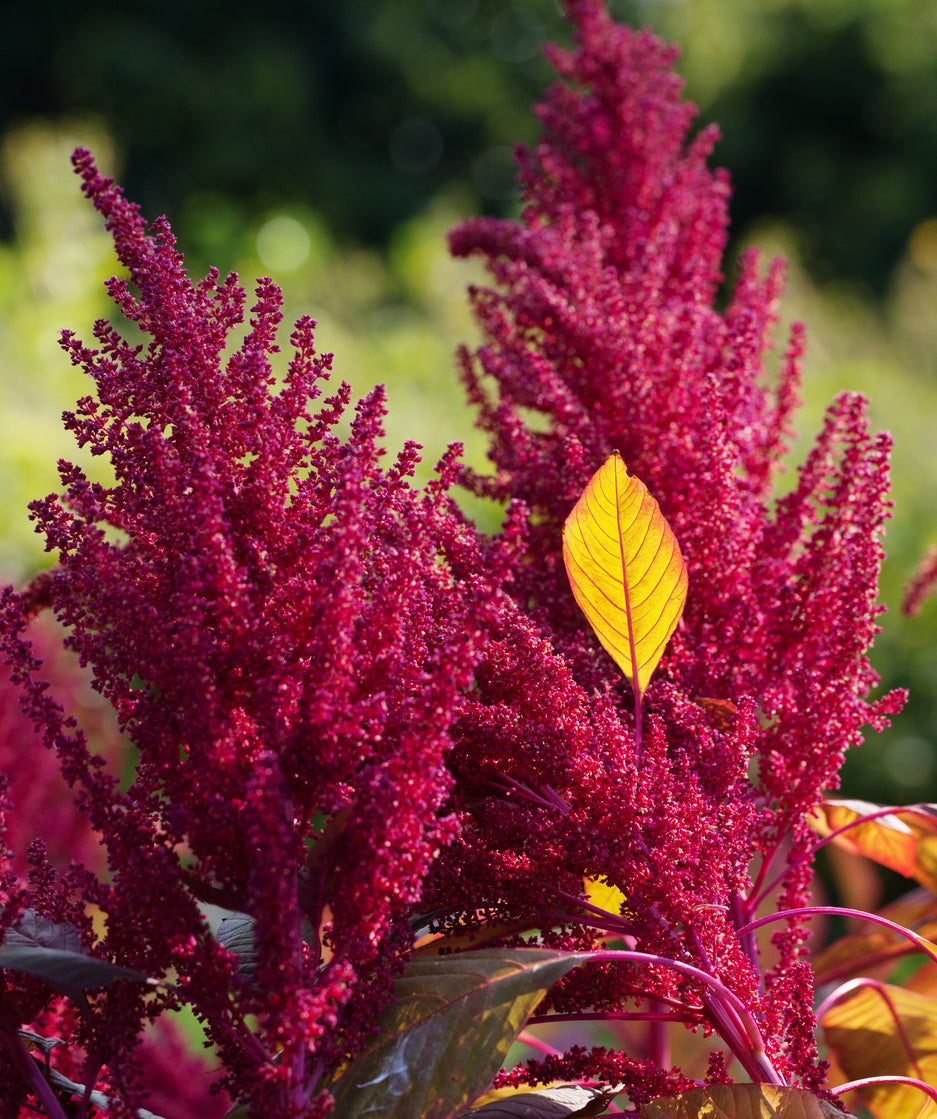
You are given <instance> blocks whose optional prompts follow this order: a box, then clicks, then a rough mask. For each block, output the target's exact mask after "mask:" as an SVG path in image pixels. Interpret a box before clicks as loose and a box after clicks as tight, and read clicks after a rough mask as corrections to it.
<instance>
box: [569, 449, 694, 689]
mask: <svg viewBox="0 0 937 1119" xmlns="http://www.w3.org/2000/svg"><path fill="white" fill-rule="evenodd" d="M563 559H564V561H565V563H566V572H567V574H568V575H569V581H570V584H571V586H572V589H573V595H574V596H575V598H576V601H577V602H578V603H579V606H580V608H581V609H582V612H583V613H584V614H585V615H586V617H587V618H588V619H589V624H590V625H591V626H592V628H593V629H594V630H595V633H596V636H597V637H598V639H599V641H601V642H602V644H603V645H604V646H605V648H606V649H607V650H608V652H609V653H610V654H611V656H612V658H613V659H614V661H615V663H616V664H617V665H618V666H619V667H620V668H621V670H622V671H623V672H624V673H625V675H626V676H627V677H628V679H629V680H630V681H631V683H632V686H633V687H634V689H635V693H636V694H637V695H638V696H641V695H642V694H643V693H644V690H645V688H646V687H647V685H648V681H649V680H650V678H651V674H652V673H653V671H654V669H655V668H656V667H657V663H658V661H659V660H660V658H661V656H662V654H663V652H664V647H665V646H666V644H667V642H668V641H669V640H670V636H671V634H672V633H673V631H674V630H675V629H676V628H677V623H678V622H679V621H680V615H681V614H682V613H683V606H684V603H685V602H686V588H687V574H686V564H685V563H684V562H683V557H682V556H681V554H680V546H679V544H678V543H677V538H676V537H675V536H674V534H673V531H672V530H671V528H670V525H669V524H668V523H667V521H666V519H665V517H664V515H663V513H661V511H660V506H659V505H658V504H657V502H656V501H655V500H654V498H653V497H651V495H650V494H649V493H648V490H647V486H645V485H644V483H643V482H642V481H640V479H638V478H635V477H634V476H632V475H629V474H628V470H627V468H626V466H625V464H624V462H623V461H622V458H621V455H619V454H618V452H617V451H616V452H615V453H614V454H612V455H610V456H609V457H608V458H607V459H606V461H605V464H604V465H603V466H602V467H600V469H599V470H598V471H597V472H596V473H595V474H594V475H593V477H592V479H591V481H590V482H589V484H588V486H586V488H585V490H584V491H583V494H582V496H581V497H580V498H579V500H578V501H577V502H576V505H575V507H574V508H573V511H572V512H571V513H570V515H569V517H568V518H567V519H566V524H565V525H564V526H563Z"/></svg>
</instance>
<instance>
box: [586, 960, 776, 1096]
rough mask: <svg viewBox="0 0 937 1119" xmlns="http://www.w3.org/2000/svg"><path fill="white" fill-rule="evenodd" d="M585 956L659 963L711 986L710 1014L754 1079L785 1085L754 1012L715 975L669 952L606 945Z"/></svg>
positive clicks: (708, 1011) (708, 1009) (714, 1023)
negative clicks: (766, 1045)
mask: <svg viewBox="0 0 937 1119" xmlns="http://www.w3.org/2000/svg"><path fill="white" fill-rule="evenodd" d="M577 955H581V958H582V959H583V960H596V961H599V962H601V961H603V960H607V961H609V962H610V963H611V962H613V961H615V960H627V961H628V962H630V963H647V964H656V965H657V966H658V967H666V968H670V969H671V970H672V971H677V972H679V973H680V974H681V975H687V976H689V977H690V978H691V979H696V980H697V981H698V982H700V983H702V984H703V985H704V986H705V987H708V988H709V989H710V990H711V991H712V992H713V995H714V996H715V997H712V996H710V998H708V999H706V1000H705V1007H706V1011H707V1014H708V1016H709V1018H710V1021H712V1023H713V1025H714V1026H715V1027H716V1029H717V1030H718V1031H719V1034H720V1036H721V1037H722V1038H723V1040H724V1041H725V1042H726V1044H727V1045H728V1046H729V1047H730V1049H731V1050H732V1052H733V1053H734V1054H735V1056H736V1057H738V1058H739V1060H740V1062H741V1063H742V1065H743V1067H744V1068H745V1070H746V1072H748V1074H749V1075H750V1076H751V1077H752V1079H753V1080H756V1081H763V1082H764V1083H767V1084H775V1085H778V1086H783V1085H784V1083H785V1082H784V1080H783V1079H782V1078H781V1077H780V1076H779V1074H778V1072H777V1070H776V1069H775V1068H774V1066H773V1064H772V1063H771V1059H770V1058H769V1057H768V1054H767V1051H766V1047H765V1040H764V1038H763V1037H762V1035H761V1031H760V1030H759V1028H758V1023H757V1022H756V1021H755V1019H754V1018H753V1017H752V1015H751V1011H750V1010H749V1009H748V1007H747V1006H746V1005H745V1003H744V1002H742V1000H741V999H740V998H739V996H738V995H737V994H736V993H735V992H734V991H732V990H730V989H729V988H728V987H726V985H725V984H724V983H721V982H720V981H719V980H718V979H716V977H715V976H713V975H710V974H709V973H708V972H705V971H701V970H700V968H698V967H694V966H693V964H687V963H684V962H683V961H682V960H670V959H668V958H667V957H666V956H656V955H653V954H652V953H650V952H632V951H627V950H625V951H620V950H616V949H606V950H604V951H602V950H600V951H597V952H582V953H577Z"/></svg>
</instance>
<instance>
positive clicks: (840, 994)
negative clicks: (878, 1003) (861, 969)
mask: <svg viewBox="0 0 937 1119" xmlns="http://www.w3.org/2000/svg"><path fill="white" fill-rule="evenodd" d="M863 987H870V988H871V989H872V990H873V991H875V992H876V993H877V994H878V995H879V996H880V997H881V999H882V1001H883V1002H884V1003H885V1006H886V1007H887V1008H888V1013H889V1014H890V1015H891V1018H892V1021H893V1022H894V1023H895V1029H896V1031H897V1033H898V1037H899V1039H900V1040H901V1044H902V1045H903V1046H904V1049H905V1052H906V1053H907V1054H908V1061H909V1063H910V1065H911V1067H912V1068H913V1069H914V1072H915V1074H916V1075H917V1076H918V1077H920V1079H922V1080H923V1078H924V1073H923V1071H922V1070H921V1066H920V1065H919V1064H918V1063H917V1057H915V1055H914V1047H913V1046H912V1044H911V1039H910V1038H909V1037H908V1034H907V1031H906V1030H905V1028H904V1025H903V1023H902V1021H901V1015H900V1014H899V1013H898V1011H897V1010H896V1009H895V1004H894V1003H893V1002H892V1000H891V998H890V996H889V994H888V991H887V989H886V987H885V984H884V983H882V982H880V981H879V980H878V979H869V978H865V977H863V978H861V979H850V980H849V981H848V982H846V983H843V984H842V986H840V987H837V988H836V990H835V991H833V992H832V994H830V995H829V996H828V997H827V998H825V999H824V1000H823V1002H821V1003H820V1005H819V1006H818V1007H817V1021H818V1022H820V1021H821V1019H822V1018H823V1015H824V1014H825V1013H826V1012H827V1011H828V1010H829V1009H830V1007H831V1006H833V1005H834V1004H835V1003H837V1002H839V1000H840V999H842V998H844V997H845V996H846V995H848V994H850V993H851V992H852V991H858V990H861V989H862V988H863ZM821 1024H822V1022H821Z"/></svg>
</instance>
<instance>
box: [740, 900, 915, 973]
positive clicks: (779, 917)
mask: <svg viewBox="0 0 937 1119" xmlns="http://www.w3.org/2000/svg"><path fill="white" fill-rule="evenodd" d="M819 913H827V914H830V915H835V916H843V917H858V918H860V919H861V920H863V921H870V922H871V923H872V924H873V925H882V926H884V928H886V929H891V930H892V932H896V933H899V934H900V935H901V936H903V937H904V938H905V940H910V941H911V943H912V944H914V945H916V946H917V947H918V948H919V949H920V950H921V951H922V952H924V953H925V954H926V955H928V956H930V958H931V959H932V960H933V961H934V962H935V963H937V949H934V948H933V947H932V946H931V944H930V941H927V940H925V939H924V938H923V937H922V936H918V935H917V933H913V932H912V931H911V930H910V929H906V928H905V927H904V925H899V924H898V923H897V922H896V921H889V920H888V918H887V917H880V916H879V915H878V914H877V913H866V912H864V911H863V910H861V909H848V908H846V907H845V906H842V905H804V906H801V907H800V908H799V909H782V910H781V911H780V912H779V913H771V914H769V915H768V916H767V917H759V918H758V920H757V921H752V922H751V923H750V924H748V925H744V926H743V927H742V928H740V929H738V930H737V931H738V934H739V936H742V935H743V934H744V933H747V932H753V931H754V930H755V929H760V928H761V927H762V926H763V925H770V924H771V923H772V921H786V920H793V919H794V918H796V917H812V916H813V915H814V914H819Z"/></svg>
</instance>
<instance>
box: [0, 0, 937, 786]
mask: <svg viewBox="0 0 937 1119" xmlns="http://www.w3.org/2000/svg"><path fill="white" fill-rule="evenodd" d="M612 7H613V10H614V11H615V13H616V15H617V16H618V17H619V18H622V19H625V20H628V21H629V22H632V23H635V24H650V25H651V26H652V27H654V28H655V29H656V30H657V31H659V32H660V33H661V34H663V35H665V36H666V37H668V38H671V39H675V40H676V41H678V42H679V43H680V44H681V47H682V49H683V58H682V60H681V63H680V69H681V72H682V73H683V74H684V75H685V77H686V79H687V85H688V94H689V96H690V97H691V98H692V99H693V100H694V101H696V103H697V104H698V105H699V107H700V110H701V121H703V122H708V121H710V120H716V121H718V122H719V124H720V125H721V127H722V131H723V136H724V139H723V141H722V143H721V145H720V146H719V148H718V149H717V160H718V162H719V163H721V164H722V165H724V166H726V167H728V168H729V170H730V172H731V174H732V177H733V180H734V183H735V196H734V203H733V218H734V240H733V245H732V252H731V256H730V261H731V259H732V258H733V257H734V255H735V254H736V253H737V251H738V248H739V247H740V246H741V245H742V244H747V243H752V242H754V243H757V244H759V245H760V246H761V247H763V248H764V249H765V250H766V251H767V252H768V253H773V252H776V251H780V252H783V253H784V255H786V256H787V257H788V259H789V261H790V284H789V290H788V295H787V299H786V301H785V316H786V318H787V319H791V318H800V319H803V320H804V321H806V323H807V326H808V336H809V342H810V345H809V351H808V363H807V384H806V404H805V407H804V410H803V412H802V415H801V418H800V430H801V433H802V435H803V437H804V439H808V438H810V437H811V436H812V434H813V433H815V432H816V430H817V429H818V427H819V425H820V422H821V416H822V410H823V408H824V407H825V405H826V404H827V403H828V402H829V400H830V399H831V397H832V396H833V394H834V393H835V392H837V391H839V390H840V389H844V388H850V389H859V390H861V391H863V392H865V393H867V394H868V395H869V397H870V398H871V400H872V409H873V415H874V419H875V422H876V424H877V425H878V426H880V427H886V428H888V429H890V430H891V431H892V432H893V434H894V437H895V457H894V495H895V505H896V507H895V517H894V520H893V521H892V523H891V528H890V531H889V537H888V541H887V547H888V550H889V559H888V562H887V566H886V570H885V575H884V581H883V601H884V602H885V603H886V604H887V605H888V606H889V613H888V614H887V615H885V617H884V618H883V627H884V632H883V634H882V638H881V640H880V642H879V644H878V646H877V649H876V653H875V657H874V659H875V663H876V665H877V667H878V669H879V671H880V672H881V673H882V675H883V677H884V678H885V681H886V683H887V685H889V686H895V685H905V686H908V687H910V688H911V690H912V699H911V702H910V704H909V706H908V709H907V711H906V712H905V713H904V714H903V715H902V716H901V717H900V718H899V719H898V720H897V721H896V725H895V727H894V728H893V729H892V730H891V731H890V732H888V733H886V734H884V735H881V736H872V737H871V738H870V740H869V742H868V743H867V745H866V746H865V747H864V748H863V749H862V750H861V751H857V752H855V753H854V754H853V755H851V757H850V761H849V762H848V763H847V770H846V776H845V783H846V788H847V790H848V791H849V792H850V793H851V794H853V795H866V796H869V797H872V798H874V799H879V800H902V801H907V800H911V799H935V800H937V748H935V744H937V658H935V656H934V650H937V601H935V602H932V603H929V604H928V605H927V606H925V608H924V611H923V613H922V614H921V616H920V617H918V618H916V619H908V618H904V617H903V616H902V615H901V614H900V612H899V611H898V609H897V606H898V603H899V602H900V597H901V589H902V586H903V584H904V583H905V582H906V580H907V579H908V578H909V577H910V575H911V574H912V572H913V570H914V568H915V566H916V564H917V561H918V559H919V558H920V556H921V555H922V554H923V552H924V550H925V549H926V547H927V546H928V545H929V544H930V543H933V542H935V541H937V508H935V507H934V502H933V500H932V494H933V493H934V488H935V483H937V436H935V434H934V422H935V418H937V347H935V341H937V300H935V296H937V6H935V5H934V4H933V3H932V2H930V0H765V2H763V3H759V4H751V3H749V2H747V0H644V2H628V3H625V2H621V3H613V5H612ZM50 28H52V29H53V30H52V31H50ZM546 39H558V40H560V41H566V40H567V39H568V33H567V29H566V27H565V25H564V23H563V20H562V17H561V15H560V12H559V9H558V6H557V4H556V2H555V0H514V2H512V0H394V2H393V3H390V2H386V0H385V2H379V0H343V2H342V3H340V4H337V3H331V2H326V0H269V2H268V3H266V4H264V5H256V6H254V7H251V8H247V7H244V8H241V7H239V6H232V5H230V4H221V3H220V2H218V0H186V2H185V3H182V2H181V0H169V2H167V0H163V2H162V3H159V4H156V3H153V2H138V3H131V4H117V3H116V2H114V0H110V2H108V0H101V2H97V3H89V4H83V5H75V4H71V3H66V2H65V0H49V2H47V3H46V4H44V5H42V6H41V7H33V6H31V5H13V6H11V7H10V10H9V11H7V12H6V13H5V33H4V35H3V37H2V39H0V63H2V64H0V178H2V188H0V362H2V376H0V393H2V407H0V527H2V533H0V569H2V570H3V571H5V572H6V573H7V574H8V575H9V576H11V577H14V578H20V577H23V576H25V575H27V574H29V573H30V572H31V571H34V570H36V569H37V568H38V567H39V566H40V565H42V564H43V563H44V562H46V560H45V558H44V557H43V555H42V553H41V550H40V546H39V544H38V542H37V540H36V538H35V537H34V536H33V535H32V532H31V528H30V525H29V523H28V519H27V516H26V512H25V505H26V502H27V501H28V500H29V499H31V498H33V497H36V496H39V495H41V494H44V493H46V492H48V491H49V490H50V489H52V488H53V487H54V486H55V484H56V476H55V468H54V463H55V460H56V458H57V457H58V456H59V455H67V456H68V457H71V458H74V457H75V456H74V451H73V448H72V447H71V445H70V441H69V440H68V439H67V438H66V437H65V435H64V433H63V432H62V431H61V425H60V422H59V415H60V413H61V410H62V409H63V408H65V407H68V406H69V405H70V404H71V403H73V401H74V400H75V398H76V397H77V396H78V395H80V394H81V393H82V392H83V391H85V386H84V385H83V383H82V380H81V376H80V374H78V373H76V371H74V370H73V369H71V367H70V366H69V365H68V362H67V360H66V359H65V357H64V355H62V354H61V352H60V351H59V349H58V346H57V335H58V331H59V330H60V329H61V328H62V327H70V328H72V329H75V330H76V331H77V332H78V333H79V334H80V335H83V336H85V337H87V336H88V335H89V333H90V324H91V322H92V320H93V319H94V318H95V317H97V316H99V315H102V314H106V313H107V311H108V307H107V304H106V301H105V299H104V296H103V292H102V289H101V283H102V281H103V280H104V279H105V278H106V276H108V275H109V274H110V273H111V271H112V270H113V262H112V256H111V251H110V244H109V241H108V239H107V238H106V236H105V235H104V233H103V232H102V231H101V229H100V227H99V223H98V221H97V219H96V217H95V215H94V214H93V213H92V212H91V210H90V207H88V205H87V204H86V203H85V202H83V201H82V199H81V198H80V195H79V192H78V189H77V183H76V181H75V180H74V178H73V176H72V174H71V171H70V167H69V164H68V154H69V152H70V150H71V149H72V148H73V147H74V146H75V145H76V144H78V143H82V144H84V145H86V146H88V147H90V148H92V149H93V150H94V151H95V153H96V154H97V155H98V157H99V161H100V162H101V164H102V165H103V166H104V167H105V169H107V170H109V171H110V172H111V173H115V174H117V175H119V177H120V181H121V182H122V183H123V185H124V186H125V187H126V189H127V192H128V194H129V196H130V197H131V198H133V199H135V200H137V201H139V202H140V203H141V204H142V206H143V210H144V213H145V214H146V215H148V216H150V217H153V216H155V215H157V214H159V213H166V214H168V215H169V217H170V219H171V221H172V223H173V226H174V228H175V231H176V233H177V235H178V236H179V239H180V245H181V247H182V248H183V250H184V251H185V253H186V256H187V259H188V262H189V264H190V267H191V268H192V270H193V271H194V272H196V273H201V272H202V271H204V269H205V268H206V267H207V265H208V264H210V263H213V264H217V265H218V266H219V267H220V268H222V269H223V270H226V269H229V268H236V269H237V270H238V271H239V272H240V274H241V276H242V278H244V279H245V280H246V281H248V282H249V281H250V280H251V279H252V278H253V277H254V276H256V275H261V274H272V275H273V276H274V277H275V278H276V279H277V280H278V281H279V282H280V283H281V284H282V286H283V288H284V290H285V294H286V299H287V308H286V309H287V314H288V316H289V317H295V316H296V315H298V314H299V313H302V312H310V313H312V314H313V315H314V316H315V317H316V318H317V319H318V320H319V323H320V328H319V340H320V345H321V348H323V349H326V350H333V351H334V352H335V354H336V376H337V377H344V378H345V379H347V380H349V381H350V382H351V383H352V385H353V387H354V388H355V390H356V392H358V393H363V392H365V391H367V389H368V388H370V387H371V386H372V385H373V384H374V383H376V382H378V381H383V382H386V383H387V385H388V389H389V394H390V416H389V419H388V431H389V443H390V445H391V447H394V446H399V444H400V443H401V442H402V441H403V439H404V438H407V437H413V438H416V439H418V440H419V441H420V442H422V443H423V444H424V445H425V447H426V458H427V460H428V462H429V463H430V464H431V463H432V462H433V461H434V460H435V458H436V457H438V455H439V454H440V453H441V451H442V450H443V448H444V447H445V445H446V444H447V442H449V441H450V440H453V439H461V440H464V441H465V442H466V443H467V445H468V448H467V454H468V457H469V459H470V460H471V461H473V462H475V463H477V464H481V463H483V461H484V442H483V440H482V439H481V438H480V437H479V436H478V434H477V433H475V432H473V429H472V426H471V416H470V414H469V413H468V412H467V410H466V408H465V406H464V404H463V402H462V399H461V394H460V390H459V388H458V386H457V385H456V382H455V378H454V376H453V373H452V353H453V350H454V347H455V345H456V344H457V343H458V342H459V341H463V340H469V341H471V340H472V338H473V337H474V332H473V328H472V325H471V322H470V320H469V317H468V314H467V311H466V307H465V299H464V288H465V285H466V284H467V283H468V282H470V281H471V280H472V279H473V278H475V276H476V275H477V273H476V272H475V271H474V270H473V268H472V266H471V265H466V264H465V263H458V264H456V263H454V262H452V261H450V260H449V259H448V256H447V254H446V249H445V241H444V236H445V232H446V230H447V229H448V227H449V226H451V225H452V224H453V223H454V222H455V221H456V220H458V218H460V217H462V216H466V215H469V214H474V213H478V212H489V213H500V214H505V213H510V212H512V211H513V209H514V208H515V206H516V199H515V197H514V192H513V182H512V168H511V155H510V153H511V147H512V145H513V144H514V143H515V142H516V141H517V140H528V141H529V140H531V139H533V137H534V136H535V135H536V127H535V122H534V118H533V115H532V112H531V103H532V102H533V100H534V99H535V98H536V97H537V96H538V94H539V92H540V91H541V90H542V88H543V86H544V84H545V83H546V82H547V81H548V80H549V79H550V75H551V72H550V69H549V67H548V66H547V65H546V63H545V62H544V61H543V59H542V57H541V47H542V44H543V42H544V41H545V40H546ZM730 275H731V264H730ZM805 446H806V443H805V442H804V441H803V440H802V441H801V442H800V443H799V444H798V447H797V448H796V449H795V457H797V456H799V455H801V454H802V453H803V451H804V448H805ZM477 511H478V514H479V516H480V517H482V518H484V519H485V523H486V526H490V524H491V522H492V515H491V512H490V511H485V510H483V509H481V508H479V509H478V510H477Z"/></svg>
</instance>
